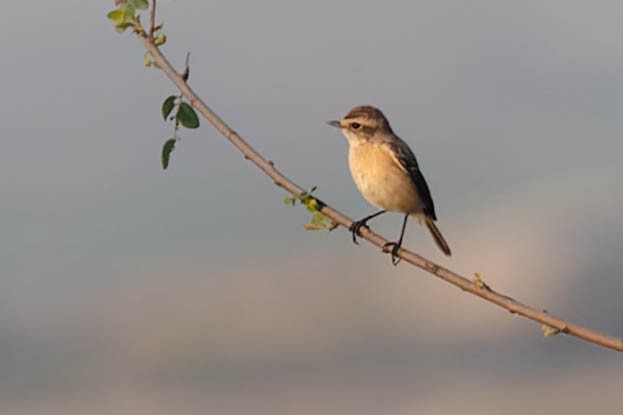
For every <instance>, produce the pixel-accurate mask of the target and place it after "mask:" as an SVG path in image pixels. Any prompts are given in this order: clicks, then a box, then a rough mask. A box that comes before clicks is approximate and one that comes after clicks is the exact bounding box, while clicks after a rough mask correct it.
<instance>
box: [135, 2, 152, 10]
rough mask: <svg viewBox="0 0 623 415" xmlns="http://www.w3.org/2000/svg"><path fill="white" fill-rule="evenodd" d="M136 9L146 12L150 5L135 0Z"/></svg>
mask: <svg viewBox="0 0 623 415" xmlns="http://www.w3.org/2000/svg"><path fill="white" fill-rule="evenodd" d="M134 7H136V8H137V9H141V10H146V9H147V8H149V3H147V0H134Z"/></svg>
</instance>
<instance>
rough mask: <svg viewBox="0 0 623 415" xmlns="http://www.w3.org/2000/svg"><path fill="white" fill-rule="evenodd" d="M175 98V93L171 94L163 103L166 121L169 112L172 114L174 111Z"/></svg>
mask: <svg viewBox="0 0 623 415" xmlns="http://www.w3.org/2000/svg"><path fill="white" fill-rule="evenodd" d="M175 98H177V97H176V96H175V95H171V96H170V97H168V98H167V99H165V100H164V102H163V103H162V117H163V118H164V120H165V121H166V120H167V117H168V116H169V114H171V111H173V107H174V106H175Z"/></svg>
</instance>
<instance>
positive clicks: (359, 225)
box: [348, 219, 368, 245]
mask: <svg viewBox="0 0 623 415" xmlns="http://www.w3.org/2000/svg"><path fill="white" fill-rule="evenodd" d="M366 222H367V220H365V219H364V220H358V221H356V222H353V224H352V225H350V227H349V228H348V230H349V231H350V233H351V234H352V235H353V243H354V244H355V245H359V242H357V235H359V230H360V229H361V228H363V227H364V226H365V227H367V226H368V225H366Z"/></svg>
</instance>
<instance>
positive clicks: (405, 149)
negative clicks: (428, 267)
mask: <svg viewBox="0 0 623 415" xmlns="http://www.w3.org/2000/svg"><path fill="white" fill-rule="evenodd" d="M327 124H329V125H331V126H333V127H337V128H339V129H340V130H341V131H342V133H343V134H344V136H345V137H346V139H347V141H348V144H349V151H348V165H349V168H350V173H351V175H352V178H353V181H354V182H355V185H356V186H357V188H358V189H359V192H361V194H362V195H363V197H364V198H365V199H366V200H367V201H368V202H369V203H370V204H372V205H373V206H375V207H376V208H378V209H380V211H378V212H376V213H373V214H371V215H369V216H366V217H364V218H363V219H361V220H358V221H355V222H353V224H352V225H351V226H350V228H349V230H350V231H351V233H352V238H353V242H354V243H355V244H357V235H358V234H359V231H360V229H361V228H362V227H364V226H366V227H367V222H368V221H369V220H370V219H372V218H375V217H377V216H379V215H382V214H383V213H386V212H398V213H403V214H404V219H403V222H402V230H401V231H400V237H399V238H398V241H397V242H388V243H387V244H385V246H384V247H383V248H384V250H389V248H390V247H391V251H390V252H391V256H392V264H394V265H397V264H398V262H400V258H398V256H397V255H398V251H399V250H400V248H401V246H402V240H403V237H404V233H405V228H406V226H407V219H408V218H409V216H412V217H415V218H416V219H417V220H418V222H419V223H420V224H423V225H426V227H427V228H428V229H429V231H430V233H431V234H432V236H433V239H434V240H435V242H436V244H437V246H438V247H439V249H441V251H442V252H443V253H444V254H446V255H448V256H450V255H451V254H452V253H451V251H450V246H449V245H448V243H447V242H446V240H445V239H444V237H443V235H442V234H441V231H440V230H439V228H438V227H437V225H436V224H435V221H436V220H437V215H436V213H435V205H434V204H433V198H432V196H431V193H430V190H429V188H428V184H427V183H426V180H425V179H424V176H423V175H422V171H421V170H420V168H419V166H418V162H417V159H416V158H415V155H414V154H413V151H411V149H410V148H409V146H408V145H407V143H405V142H404V141H403V140H402V139H401V138H400V137H398V136H397V135H396V134H395V133H394V131H393V130H392V128H391V126H390V125H389V121H388V120H387V118H386V117H385V115H383V113H382V112H381V110H379V109H378V108H375V107H373V106H370V105H361V106H357V107H354V108H353V109H351V110H350V111H349V112H348V114H346V116H344V118H342V119H340V120H334V121H327Z"/></svg>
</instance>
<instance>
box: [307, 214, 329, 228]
mask: <svg viewBox="0 0 623 415" xmlns="http://www.w3.org/2000/svg"><path fill="white" fill-rule="evenodd" d="M327 219H329V218H327V217H326V216H325V215H324V213H322V212H316V213H314V215H313V216H312V220H311V221H312V223H313V224H314V225H316V226H322V225H324V224H325V222H326V221H327Z"/></svg>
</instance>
